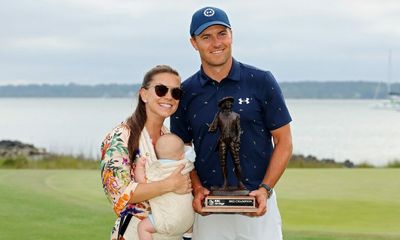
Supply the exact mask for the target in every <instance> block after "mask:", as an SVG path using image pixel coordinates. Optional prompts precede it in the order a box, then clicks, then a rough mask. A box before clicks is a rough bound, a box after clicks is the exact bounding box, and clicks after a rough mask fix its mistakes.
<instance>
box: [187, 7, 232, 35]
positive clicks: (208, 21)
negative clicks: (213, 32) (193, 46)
mask: <svg viewBox="0 0 400 240" xmlns="http://www.w3.org/2000/svg"><path fill="white" fill-rule="evenodd" d="M212 25H222V26H225V27H228V28H231V24H230V23H229V19H228V16H227V15H226V13H225V12H224V11H223V10H221V9H219V8H216V7H205V8H202V9H199V10H197V11H196V12H195V13H194V14H193V16H192V22H191V23H190V36H198V35H199V34H200V33H202V32H203V31H204V30H205V29H206V28H208V27H209V26H212Z"/></svg>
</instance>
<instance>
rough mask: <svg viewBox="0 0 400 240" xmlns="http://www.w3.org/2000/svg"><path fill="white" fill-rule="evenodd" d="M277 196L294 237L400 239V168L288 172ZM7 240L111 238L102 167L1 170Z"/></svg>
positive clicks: (0, 206) (0, 218)
mask: <svg viewBox="0 0 400 240" xmlns="http://www.w3.org/2000/svg"><path fill="white" fill-rule="evenodd" d="M276 191H277V194H278V199H279V207H280V210H281V214H282V218H283V224H284V236H285V238H284V239H288V240H314V239H315V240H317V239H318V240H336V239H345V240H355V239H357V240H358V239H360V240H361V239H364V240H365V239H366V240H378V239H400V227H399V226H400V170H396V169H288V170H287V171H286V173H285V174H284V176H283V177H282V179H281V180H280V182H279V184H278V186H277V187H276ZM0 196H1V197H0V226H1V227H0V229H1V230H0V239H32V240H35V239H40V240H46V239H49V240H50V239H85V240H86V239H109V233H110V229H111V226H112V225H113V222H114V220H115V216H114V213H113V212H112V210H111V207H110V205H109V203H108V201H107V200H106V198H105V196H104V194H103V191H102V188H101V183H100V171H98V170H0Z"/></svg>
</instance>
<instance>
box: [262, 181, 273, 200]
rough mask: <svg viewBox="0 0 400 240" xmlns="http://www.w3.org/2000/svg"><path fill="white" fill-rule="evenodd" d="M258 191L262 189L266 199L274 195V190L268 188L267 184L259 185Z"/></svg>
mask: <svg viewBox="0 0 400 240" xmlns="http://www.w3.org/2000/svg"><path fill="white" fill-rule="evenodd" d="M258 187H259V189H264V190H265V191H266V193H267V198H270V197H271V196H272V194H273V193H274V189H273V188H272V187H270V186H269V185H268V184H265V183H261V184H260V185H259V186H258Z"/></svg>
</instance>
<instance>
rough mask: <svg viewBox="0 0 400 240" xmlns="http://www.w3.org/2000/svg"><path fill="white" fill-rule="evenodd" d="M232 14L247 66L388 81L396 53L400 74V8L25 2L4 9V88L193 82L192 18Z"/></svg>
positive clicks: (317, 1)
mask: <svg viewBox="0 0 400 240" xmlns="http://www.w3.org/2000/svg"><path fill="white" fill-rule="evenodd" d="M206 5H215V6H217V7H221V8H223V9H225V10H226V11H227V12H228V15H229V17H230V20H231V23H232V26H233V34H234V55H235V57H236V58H237V59H238V60H241V61H245V62H248V63H250V64H253V65H255V66H258V67H261V68H266V69H270V70H272V71H273V72H274V74H275V75H276V76H277V78H278V80H280V81H296V80H304V79H310V80H359V79H365V80H380V79H382V78H383V77H386V75H387V74H386V72H385V71H386V65H387V53H388V50H389V49H392V52H393V61H392V62H393V79H395V78H398V77H399V76H400V73H399V72H396V69H399V67H398V66H399V65H400V57H399V56H400V28H398V26H397V25H398V23H399V22H400V14H399V12H400V2H398V1H396V0H393V1H392V0H385V1H378V0H352V1H348V0H337V1H328V0H299V1H288V0H284V1H271V0H268V1H263V0H254V1H252V3H251V4H248V3H244V2H240V1H230V2H226V1H200V0H197V1H190V2H189V1H188V2H186V1H179V0H171V1H168V3H166V2H165V1H162V0H152V1H146V0H85V1H79V0H59V1H50V0H37V1H28V0H16V1H8V2H5V3H4V4H2V8H1V9H0V28H1V29H2V31H0V68H1V69H2V71H1V73H0V84H8V83H14V82H31V83H38V82H41V83H42V82H47V83H66V82H81V83H85V84H95V83H109V82H121V83H131V82H140V81H141V79H142V76H143V74H144V73H145V72H146V71H147V70H148V69H149V68H150V67H152V66H154V65H156V64H161V63H163V64H169V65H171V66H173V67H175V68H177V69H178V70H179V71H180V73H181V75H182V76H183V77H187V76H189V75H191V74H192V73H193V72H194V71H196V70H197V69H198V67H199V64H200V62H199V58H198V56H197V55H196V54H197V53H196V52H195V51H194V50H193V49H192V48H191V46H190V44H189V33H188V30H189V23H190V18H191V15H192V12H193V11H194V10H196V9H198V8H200V7H203V6H206Z"/></svg>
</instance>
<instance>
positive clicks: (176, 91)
mask: <svg viewBox="0 0 400 240" xmlns="http://www.w3.org/2000/svg"><path fill="white" fill-rule="evenodd" d="M169 89H171V96H172V97H173V98H174V99H175V100H180V99H181V98H182V95H183V90H182V89H180V88H178V87H177V88H169V87H167V86H165V85H163V84H158V85H155V86H154V91H155V92H156V94H157V96H158V97H164V96H165V95H167V93H168V90H169Z"/></svg>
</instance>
